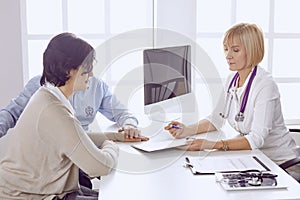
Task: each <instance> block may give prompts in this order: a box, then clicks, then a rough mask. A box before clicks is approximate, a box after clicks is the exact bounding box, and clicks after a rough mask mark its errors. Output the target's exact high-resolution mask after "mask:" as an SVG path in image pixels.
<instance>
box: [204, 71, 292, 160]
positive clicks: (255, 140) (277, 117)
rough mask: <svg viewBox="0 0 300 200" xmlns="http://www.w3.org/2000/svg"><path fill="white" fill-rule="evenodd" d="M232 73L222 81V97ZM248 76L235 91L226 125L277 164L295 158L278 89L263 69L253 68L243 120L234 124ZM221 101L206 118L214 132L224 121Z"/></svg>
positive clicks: (223, 104) (223, 103) (223, 102)
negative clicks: (254, 72)
mask: <svg viewBox="0 0 300 200" xmlns="http://www.w3.org/2000/svg"><path fill="white" fill-rule="evenodd" d="M234 74H235V73H233V74H232V75H230V76H229V77H228V79H227V81H226V84H225V89H226V92H225V94H226V93H227V89H228V86H229V83H230V81H231V80H232V78H233V76H234ZM250 76H251V73H250V74H249V76H248V77H247V80H246V82H245V83H244V85H243V87H241V88H237V89H236V90H237V91H236V95H234V98H233V100H232V103H231V105H230V108H229V109H230V111H229V115H228V118H227V120H228V123H229V124H230V125H231V126H232V127H233V128H234V129H235V130H237V131H238V132H239V133H241V134H246V135H245V137H246V139H247V140H248V142H249V143H250V146H251V148H252V149H260V150H261V151H263V152H264V153H265V154H266V155H267V156H268V157H269V158H270V159H272V160H273V161H275V162H276V163H277V164H280V163H282V162H284V161H286V160H289V159H292V158H295V157H296V154H295V152H294V151H293V149H294V148H295V147H296V144H295V141H294V140H293V139H292V137H291V135H290V133H289V131H288V129H287V128H286V126H285V123H284V119H283V115H282V111H281V103H280V94H279V90H278V87H277V85H276V83H275V81H274V79H273V78H272V76H271V74H270V73H268V72H266V71H265V70H264V69H263V68H261V67H258V68H257V73H256V76H255V77H254V80H253V82H252V86H251V89H250V93H249V97H248V101H247V104H246V109H245V112H244V116H245V119H244V121H243V122H236V121H235V116H236V114H237V113H238V112H239V111H240V105H241V102H242V99H243V96H244V92H245V88H246V86H247V83H248V81H249V78H250ZM232 87H233V86H232ZM224 99H225V98H224V96H223V98H221V99H220V101H219V103H218V105H217V106H216V109H215V110H214V111H213V113H212V114H211V115H210V116H209V117H208V118H207V119H208V120H209V121H210V122H212V123H213V124H214V126H215V127H216V128H217V129H220V128H221V127H222V124H224V119H223V118H222V117H221V116H220V113H221V112H224V106H225V100H224ZM228 101H229V100H228Z"/></svg>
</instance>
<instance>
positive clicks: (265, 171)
mask: <svg viewBox="0 0 300 200" xmlns="http://www.w3.org/2000/svg"><path fill="white" fill-rule="evenodd" d="M186 161H187V165H186V166H187V167H188V168H190V169H191V171H192V173H193V174H194V175H212V174H215V177H216V181H217V182H219V183H220V184H221V185H222V187H223V188H224V189H225V190H257V189H281V188H286V186H284V185H281V184H278V183H277V179H276V177H277V175H276V174H272V173H271V172H270V170H269V168H268V167H267V166H265V165H264V163H263V162H261V161H260V160H259V159H258V157H256V156H243V157H233V158H224V157H222V158H218V157H217V158H214V157H204V158H203V157H202V158H188V157H186Z"/></svg>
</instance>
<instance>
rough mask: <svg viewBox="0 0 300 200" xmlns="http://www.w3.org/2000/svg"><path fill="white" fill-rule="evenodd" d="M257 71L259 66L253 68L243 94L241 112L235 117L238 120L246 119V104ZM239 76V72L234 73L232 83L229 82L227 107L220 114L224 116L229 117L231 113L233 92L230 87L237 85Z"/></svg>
mask: <svg viewBox="0 0 300 200" xmlns="http://www.w3.org/2000/svg"><path fill="white" fill-rule="evenodd" d="M256 72H257V66H255V67H254V69H253V71H252V73H251V76H250V79H249V81H248V84H247V86H246V90H245V93H244V96H243V99H242V103H241V107H240V110H239V113H237V115H236V117H235V120H236V121H237V122H238V121H243V120H244V112H245V109H246V105H247V102H248V97H249V93H250V89H251V85H252V82H253V80H254V77H255V76H256ZM238 78H239V73H238V72H237V73H236V74H235V75H234V77H233V78H232V80H231V81H230V84H229V86H228V89H227V95H226V100H225V102H226V103H225V109H224V111H225V112H223V113H220V116H221V117H222V118H227V117H228V115H229V110H230V107H231V101H232V99H233V94H231V92H230V89H231V88H232V86H233V87H235V86H236V84H237V80H238ZM229 98H230V99H229ZM228 102H229V103H228Z"/></svg>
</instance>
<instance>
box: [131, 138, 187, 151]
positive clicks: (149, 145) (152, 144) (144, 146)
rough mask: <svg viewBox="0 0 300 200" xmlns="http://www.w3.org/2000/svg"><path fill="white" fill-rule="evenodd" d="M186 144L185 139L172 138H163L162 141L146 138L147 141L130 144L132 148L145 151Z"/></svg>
mask: <svg viewBox="0 0 300 200" xmlns="http://www.w3.org/2000/svg"><path fill="white" fill-rule="evenodd" d="M185 144H186V139H185V138H183V139H173V140H164V141H154V140H148V141H147V142H142V143H139V144H134V145H131V146H132V147H133V148H136V149H139V150H142V151H146V152H153V151H158V150H163V149H170V148H174V147H178V146H182V145H185Z"/></svg>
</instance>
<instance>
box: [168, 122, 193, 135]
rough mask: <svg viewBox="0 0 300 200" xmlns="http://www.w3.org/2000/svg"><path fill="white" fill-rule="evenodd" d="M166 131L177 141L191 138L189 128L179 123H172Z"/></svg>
mask: <svg viewBox="0 0 300 200" xmlns="http://www.w3.org/2000/svg"><path fill="white" fill-rule="evenodd" d="M165 130H167V131H169V133H170V134H171V135H172V136H173V137H174V138H177V139H179V138H185V137H187V136H189V128H188V127H187V126H185V125H184V124H183V123H180V122H177V121H172V122H171V123H169V124H168V125H167V126H166V127H165Z"/></svg>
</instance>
